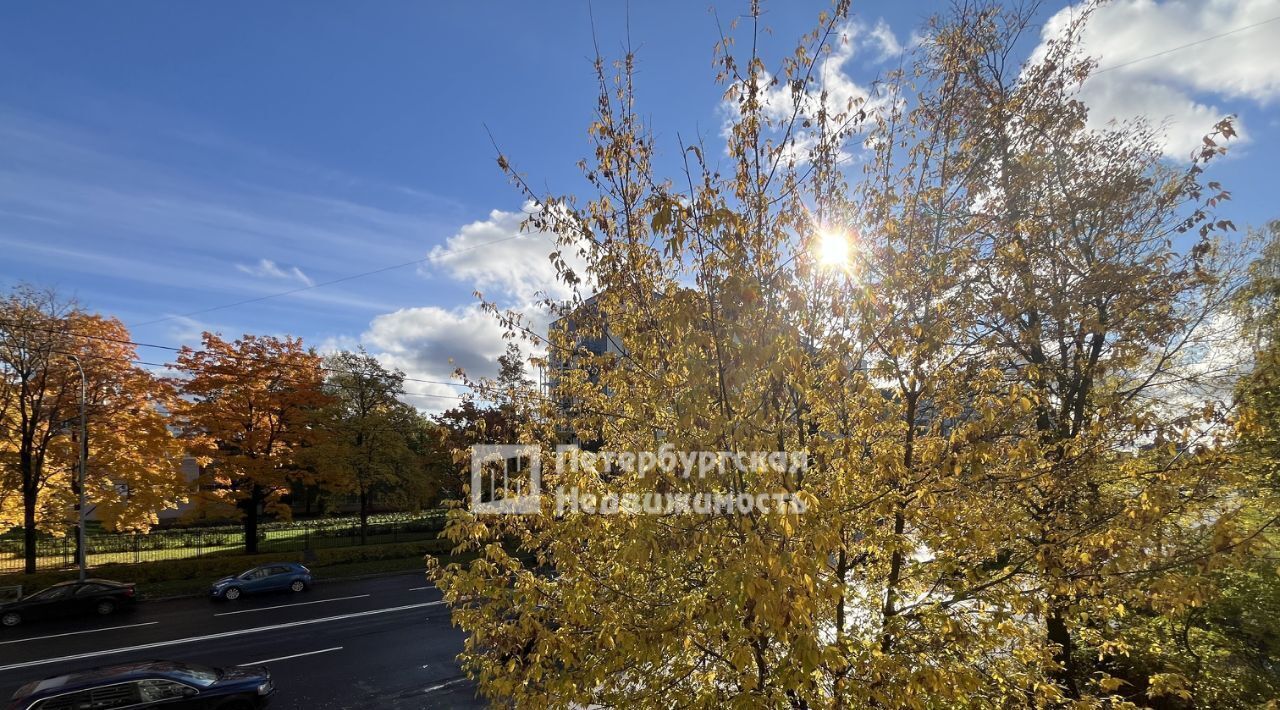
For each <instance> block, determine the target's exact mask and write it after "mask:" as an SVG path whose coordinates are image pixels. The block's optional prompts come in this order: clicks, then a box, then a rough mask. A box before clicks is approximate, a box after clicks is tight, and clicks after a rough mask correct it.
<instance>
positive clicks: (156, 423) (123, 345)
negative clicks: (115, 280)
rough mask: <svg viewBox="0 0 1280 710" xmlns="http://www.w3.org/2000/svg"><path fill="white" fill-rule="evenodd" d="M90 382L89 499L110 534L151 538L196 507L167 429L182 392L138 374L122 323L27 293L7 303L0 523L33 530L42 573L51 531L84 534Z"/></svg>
mask: <svg viewBox="0 0 1280 710" xmlns="http://www.w3.org/2000/svg"><path fill="white" fill-rule="evenodd" d="M73 357H74V358H78V359H79V361H80V364H81V366H83V368H84V374H85V379H86V381H87V395H88V396H87V401H86V411H87V414H88V430H89V437H88V438H89V442H88V451H89V458H88V459H87V462H86V480H85V486H86V496H87V499H88V501H89V505H90V506H91V510H92V511H93V512H94V513H95V515H96V517H97V519H98V520H100V521H101V522H102V523H103V525H104V526H105V527H106V528H108V529H111V530H133V531H144V532H145V531H146V530H148V529H150V527H151V526H152V525H154V524H155V523H156V522H157V521H158V518H157V515H158V513H159V512H160V511H161V510H164V509H166V508H174V507H177V506H178V505H180V504H181V503H183V502H185V500H186V499H187V495H188V493H189V490H188V482H187V481H186V480H185V479H184V477H183V475H182V472H181V464H182V459H183V456H184V448H183V446H182V444H181V442H179V441H178V440H177V439H176V438H175V437H174V435H173V433H172V432H171V431H170V429H169V427H168V420H167V415H168V411H169V410H170V409H171V408H172V407H173V405H174V403H175V394H174V391H173V388H172V387H170V386H169V384H168V383H167V382H165V381H164V380H163V379H161V378H158V377H156V376H154V375H153V374H152V373H151V372H149V371H147V370H145V369H143V368H142V367H139V366H138V365H137V364H136V363H135V361H136V360H137V352H136V349H135V347H134V346H133V345H132V344H131V343H130V341H129V331H128V330H127V329H126V328H125V326H124V324H122V323H121V322H120V321H119V320H117V319H115V318H107V317H103V316H99V315H96V314H92V313H88V312H86V311H84V310H83V309H81V308H80V307H79V306H78V305H77V304H75V303H74V302H68V301H64V300H62V299H60V298H59V297H58V295H57V294H56V293H54V292H51V291H44V290H39V289H36V288H33V287H29V286H18V287H16V288H15V289H13V291H12V292H10V294H9V295H8V296H7V297H6V298H5V299H4V300H3V301H0V477H2V480H3V483H4V486H3V491H2V492H0V496H2V497H0V522H4V523H9V524H16V525H20V526H21V527H22V528H23V530H24V551H25V566H26V571H27V572H28V573H31V572H34V571H35V569H36V561H37V560H36V540H37V535H38V533H39V532H41V531H45V532H49V533H54V534H59V535H61V534H65V533H66V532H67V531H68V530H69V529H70V528H73V527H74V526H75V525H76V524H77V515H76V509H75V506H76V505H77V498H78V492H79V490H78V476H77V471H78V465H79V456H80V448H81V442H79V441H78V436H79V421H78V417H79V412H80V374H79V371H78V369H77V366H76V364H75V362H74V361H73V359H72V358H73Z"/></svg>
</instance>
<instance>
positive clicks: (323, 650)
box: [236, 646, 342, 668]
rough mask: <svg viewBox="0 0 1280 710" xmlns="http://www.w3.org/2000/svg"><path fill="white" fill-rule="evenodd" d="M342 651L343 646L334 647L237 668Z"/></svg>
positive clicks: (237, 665)
mask: <svg viewBox="0 0 1280 710" xmlns="http://www.w3.org/2000/svg"><path fill="white" fill-rule="evenodd" d="M341 650H342V647H341V646H334V647H333V648H326V649H322V650H320V651H307V652H306V653H295V654H293V655H292V656H281V657H279V658H268V659H266V660H265V661H253V662H251V663H237V664H236V667H237V668H243V667H245V666H260V665H262V664H264V663H275V662H276V661H287V660H289V659H290V658H302V657H303V656H314V655H316V654H317V653H328V652H330V651H341Z"/></svg>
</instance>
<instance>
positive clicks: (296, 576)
mask: <svg viewBox="0 0 1280 710" xmlns="http://www.w3.org/2000/svg"><path fill="white" fill-rule="evenodd" d="M310 588H311V570H309V569H307V568H306V567H303V566H302V565H300V564H298V563H297V562H272V563H271V564H266V565H259V566H257V567H254V568H253V569H249V570H245V571H244V572H241V573H240V574H237V575H235V576H233V577H223V578H222V579H219V580H218V581H216V582H214V583H213V584H212V585H210V586H209V597H210V598H211V599H225V600H227V601H235V600H236V599H239V598H240V597H241V596H243V595H245V594H258V593H260V592H282V591H285V590H289V591H291V592H301V591H304V590H307V589H310Z"/></svg>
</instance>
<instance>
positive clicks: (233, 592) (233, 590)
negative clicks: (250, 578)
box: [222, 587, 240, 601]
mask: <svg viewBox="0 0 1280 710" xmlns="http://www.w3.org/2000/svg"><path fill="white" fill-rule="evenodd" d="M222 596H223V597H224V598H226V599H227V600H228V601H235V600H237V599H239V598H240V588H239V587H230V588H229V589H227V591H225V592H223V593H222Z"/></svg>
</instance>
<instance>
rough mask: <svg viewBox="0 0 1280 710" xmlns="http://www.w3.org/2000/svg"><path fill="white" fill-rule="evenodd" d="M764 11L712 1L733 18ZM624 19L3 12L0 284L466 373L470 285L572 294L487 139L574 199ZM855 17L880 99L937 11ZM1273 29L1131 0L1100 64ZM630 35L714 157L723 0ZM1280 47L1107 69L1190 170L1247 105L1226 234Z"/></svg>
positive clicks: (1279, 38)
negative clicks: (896, 62)
mask: <svg viewBox="0 0 1280 710" xmlns="http://www.w3.org/2000/svg"><path fill="white" fill-rule="evenodd" d="M746 5H747V3H746V2H736V3H718V10H717V14H718V17H719V20H720V22H721V23H727V22H728V21H729V20H730V19H732V17H733V16H734V15H735V14H736V13H739V12H741V11H743V10H744V9H745V7H746ZM822 7H823V5H822V4H821V3H801V2H787V3H784V2H773V3H769V4H767V5H766V9H767V16H766V21H767V24H768V25H770V26H771V27H772V28H773V30H774V34H773V35H772V37H771V38H770V39H768V42H769V45H770V46H769V47H768V48H767V51H769V53H770V54H772V56H775V57H778V56H781V54H782V53H783V52H784V51H785V50H786V49H787V48H788V47H789V46H790V45H791V43H792V42H793V41H794V39H795V38H796V37H797V36H798V35H799V34H800V33H801V32H803V31H804V30H806V29H809V28H810V27H811V23H812V21H813V20H814V18H815V17H816V14H817V12H818V11H819V10H821V9H822ZM625 8H626V6H625V5H624V4H622V3H618V2H607V1H604V0H598V1H597V2H596V3H594V6H593V7H592V8H591V10H589V8H588V4H587V3H586V2H579V1H578V0H571V1H568V2H561V3H527V2H525V3H517V2H495V3H484V4H480V3H461V2H451V3H446V2H390V1H384V2H378V3H337V2H279V3H249V2H220V3H203V4H197V3H171V2H142V1H133V2H122V3H88V2H83V3H6V4H3V5H0V254H3V258H2V259H0V287H6V288H7V287H8V286H9V285H11V284H13V283H15V282H17V281H19V280H23V281H28V282H32V283H36V284H39V285H49V286H56V287H57V288H58V289H59V290H60V291H62V292H63V293H64V294H67V295H74V296H76V297H77V298H78V299H79V300H80V301H81V302H82V303H83V304H84V305H85V306H87V307H88V308H91V309H94V310H98V311H101V312H105V313H111V314H115V315H117V316H119V317H120V318H121V319H122V320H123V321H124V322H125V323H126V324H130V325H136V327H135V328H134V336H135V338H136V339H137V340H139V341H143V342H150V343H159V344H165V345H180V344H195V343H196V340H197V338H198V334H199V332H200V331H201V330H203V329H211V330H217V331H221V332H223V333H224V334H226V335H239V334H241V333H244V332H261V333H277V334H280V333H292V334H297V335H301V336H303V337H304V338H305V339H306V340H307V341H308V342H310V343H312V344H315V345H318V346H324V347H333V346H339V345H341V346H352V345H354V344H356V343H364V344H366V345H367V346H368V347H369V348H370V349H371V350H373V351H374V352H377V353H379V354H381V355H382V356H383V357H384V359H385V360H386V361H387V362H388V363H390V364H392V365H395V366H399V367H402V368H404V369H406V370H407V371H409V372H410V374H411V375H414V376H418V377H422V378H426V379H447V377H448V374H449V372H450V371H451V370H452V367H453V365H452V364H450V362H449V360H450V358H453V359H454V360H455V361H456V364H461V365H463V366H465V367H468V368H469V369H471V370H473V371H477V372H479V373H481V374H484V373H485V372H486V371H488V370H489V369H490V368H491V367H492V364H491V363H492V360H493V358H494V357H496V355H497V354H498V353H499V352H500V351H501V347H502V346H501V343H499V342H497V340H496V338H495V335H496V332H497V331H496V328H495V327H493V326H492V325H491V324H487V323H485V322H484V318H483V316H482V315H481V314H479V313H478V312H477V311H476V310H475V308H474V305H473V304H474V298H473V297H472V295H471V293H472V291H473V290H475V289H476V288H481V289H482V290H484V291H485V293H486V294H487V295H491V296H493V297H495V298H498V299H499V300H500V301H501V302H503V303H504V304H507V305H513V306H519V305H521V304H522V303H526V302H528V301H529V300H530V299H531V297H532V294H533V293H534V292H535V291H537V290H538V289H540V288H546V287H548V286H549V285H550V284H549V273H550V272H549V269H548V268H547V267H546V266H545V265H544V264H543V263H541V262H540V261H539V255H540V254H543V253H545V251H546V249H545V248H543V246H544V245H542V244H539V239H542V240H545V237H538V236H536V235H535V236H526V237H520V238H517V239H510V237H512V236H514V235H515V234H516V232H515V226H516V224H517V223H518V221H519V210H520V207H521V201H520V199H519V196H518V195H517V193H516V192H515V190H514V189H513V188H512V187H511V186H510V185H509V184H508V183H507V182H506V180H505V179H504V177H503V176H502V174H501V173H500V172H499V170H498V169H497V167H496V165H495V162H494V150H493V147H492V145H491V144H490V139H489V136H488V134H487V133H486V126H487V128H488V130H489V131H492V133H493V135H494V137H495V138H496V140H497V141H498V143H499V144H500V146H501V147H502V149H503V151H504V152H505V153H507V154H508V155H509V156H510V157H511V158H512V159H513V160H514V161H515V162H516V164H517V165H518V166H519V167H520V169H521V170H522V171H524V172H526V173H527V174H528V175H529V177H530V178H531V180H532V181H533V183H534V184H535V185H536V186H538V187H542V186H546V187H547V188H549V189H552V190H554V191H569V192H572V191H580V190H581V187H582V183H581V181H580V179H579V178H578V174H577V169H576V168H575V163H576V162H577V161H578V159H580V158H582V157H584V156H585V155H586V153H587V149H588V145H587V140H586V135H585V127H586V125H587V123H588V122H589V121H590V119H591V111H592V108H593V102H594V82H593V77H592V74H591V66H590V62H589V57H590V55H591V53H592V51H593V50H592V19H591V15H592V14H594V22H595V28H596V35H597V37H598V39H599V42H600V45H601V48H602V49H603V50H604V51H605V52H606V53H607V54H617V53H618V52H619V51H620V48H621V47H622V45H623V43H624V42H625V40H626V36H627V19H628V13H627V12H626V10H625ZM1064 8H1068V6H1067V5H1066V4H1065V3H1047V4H1046V5H1045V7H1044V8H1043V12H1042V15H1043V19H1044V20H1045V21H1047V22H1049V26H1050V27H1052V26H1053V23H1054V22H1055V21H1058V20H1060V19H1061V17H1063V16H1064V15H1062V14H1059V13H1061V12H1067V11H1069V10H1066V9H1064ZM855 9H856V11H857V12H856V21H855V24H854V25H853V26H851V27H852V29H851V36H852V37H853V42H852V44H851V49H850V51H849V52H848V56H843V55H842V56H841V58H840V60H839V65H838V66H833V69H835V70H837V71H838V72H840V73H841V74H842V75H843V76H845V77H847V78H848V80H849V81H850V82H852V83H851V86H852V85H860V86H865V85H866V84H868V83H869V82H870V81H871V80H872V79H873V78H874V77H875V75H876V73H877V72H878V71H880V70H881V69H882V68H883V66H884V64H883V62H884V61H891V60H892V57H893V54H894V50H895V47H896V48H902V47H906V46H909V44H910V42H911V41H912V33H913V31H914V30H916V29H918V28H919V27H920V24H921V21H922V20H923V18H924V17H925V16H926V15H927V14H928V12H929V10H930V4H926V3H920V2H867V3H855ZM1275 16H1280V0H1213V1H1212V2H1200V1H1199V0H1163V1H1162V2H1155V1H1153V0H1118V1H1117V2H1116V3H1114V4H1113V6H1112V7H1109V8H1108V9H1107V10H1106V11H1105V13H1100V14H1099V17H1098V18H1097V21H1096V23H1095V24H1096V27H1095V30H1093V31H1092V32H1091V34H1090V35H1089V47H1090V51H1091V52H1095V53H1097V54H1098V55H1099V56H1100V61H1101V63H1102V65H1103V66H1104V67H1105V66H1108V65H1119V64H1126V63H1128V62H1131V61H1132V60H1134V59H1139V58H1141V57H1144V56H1147V55H1150V54H1153V53H1156V52H1160V51H1163V50H1165V49H1169V48H1171V47H1176V46H1178V45H1181V44H1186V43H1188V42H1192V41H1196V40H1199V39H1203V38H1205V37H1208V36H1211V35H1214V34H1219V33H1222V32H1226V31H1229V30H1232V29H1235V28H1238V27H1243V26H1246V25H1249V24H1254V23H1258V22H1261V21H1264V20H1266V19H1268V18H1271V17H1275ZM629 21H630V37H631V41H632V44H633V45H634V46H635V47H636V48H637V49H638V52H639V57H640V72H639V76H638V80H639V90H640V97H641V101H642V107H641V108H642V111H643V112H644V113H645V114H647V115H648V116H649V117H650V122H651V124H652V125H653V127H654V129H655V131H656V134H657V137H658V140H659V143H660V144H665V145H667V146H670V145H672V144H673V142H674V140H675V138H676V136H677V134H679V135H681V136H684V137H686V139H687V138H688V137H689V136H692V135H695V134H699V133H701V134H702V135H704V136H706V137H708V138H709V139H711V140H714V139H715V138H716V136H717V135H718V132H719V126H720V123H721V121H722V120H723V113H722V112H721V109H720V106H719V89H718V88H717V87H716V85H715V84H714V82H713V76H714V71H713V69H712V67H711V58H712V55H711V48H712V45H713V44H714V42H715V41H716V39H717V29H716V15H713V14H711V13H710V12H709V11H708V9H707V6H706V4H705V3H697V2H694V3H688V2H646V3H631V7H630V11H629ZM1278 42H1280V22H1270V23H1267V24H1263V25H1260V26H1258V27H1255V28H1252V29H1250V30H1246V31H1243V32H1240V33H1237V34H1234V35H1231V36H1230V37H1226V38H1222V39H1218V40H1212V41H1209V42H1205V43H1202V44H1199V45H1196V46H1195V47H1193V48H1188V49H1185V50H1180V51H1177V52H1172V53H1170V54H1167V55H1163V56H1161V57H1159V58H1157V59H1154V60H1143V61H1138V62H1136V63H1133V64H1128V65H1126V66H1122V67H1120V68H1118V69H1115V70H1113V71H1110V72H1107V73H1106V74H1105V75H1102V76H1100V77H1099V78H1098V80H1096V81H1094V82H1093V84H1092V85H1091V86H1088V87H1086V97H1087V98H1088V99H1090V100H1091V105H1092V103H1094V102H1096V104H1097V106H1095V114H1096V115H1098V116H1103V115H1116V116H1123V115H1126V114H1136V113H1142V114H1144V115H1148V116H1150V117H1153V118H1156V119H1157V120H1159V119H1169V120H1171V121H1172V122H1171V124H1170V148H1169V150H1170V155H1171V156H1174V157H1175V158H1176V156H1178V155H1180V152H1179V149H1180V148H1181V147H1182V146H1183V145H1184V144H1185V143H1186V141H1187V140H1194V136H1195V135H1197V134H1199V133H1202V132H1203V131H1204V129H1205V128H1206V127H1207V126H1200V125H1199V124H1200V123H1211V122H1212V121H1211V120H1210V117H1216V116H1219V115H1223V114H1226V113H1231V112H1235V113H1238V114H1240V115H1241V117H1242V121H1243V125H1244V129H1245V136H1246V139H1245V141H1243V142H1242V144H1241V145H1240V146H1239V148H1238V149H1237V151H1236V153H1235V154H1234V155H1233V156H1232V157H1231V158H1230V159H1229V160H1228V161H1226V162H1225V163H1223V165H1222V166H1221V167H1220V169H1219V170H1218V171H1217V173H1216V177H1218V178H1220V179H1221V181H1222V182H1223V183H1224V184H1226V186H1227V187H1228V188H1229V189H1231V190H1232V191H1233V192H1234V193H1235V200H1234V202H1233V204H1232V205H1231V206H1230V208H1229V209H1228V210H1227V214H1226V216H1227V217H1229V218H1232V219H1234V220H1235V221H1236V223H1237V224H1242V225H1243V224H1249V223H1254V224H1257V223H1261V222H1262V221H1264V220H1266V219H1269V218H1273V217H1280V207H1277V206H1276V200H1275V198H1274V189H1273V188H1272V187H1271V185H1272V184H1273V174H1274V170H1275V167H1274V166H1275V165H1277V164H1280V111H1278V110H1277V108H1276V105H1275V99H1276V98H1278V97H1280V59H1278V58H1277V57H1280V53H1277V52H1276V51H1275V50H1274V47H1275V46H1277V43H1278ZM1033 46H1034V42H1030V43H1028V46H1027V50H1028V51H1030V50H1031V49H1032V48H1033ZM498 240H505V241H502V242H501V243H500V244H498V245H495V246H493V247H482V248H473V247H476V246H477V245H481V244H486V243H489V242H495V241H498ZM460 249H467V250H468V251H462V252H459V251H458V250H460ZM433 250H435V251H434V252H433ZM432 254H434V255H435V258H428V257H430V256H431V255H432ZM424 258H426V261H425V262H424V263H422V264H418V265H411V266H406V267H403V268H399V269H391V270H387V271H384V272H382V273H380V274H377V275H374V276H369V277H365V278H360V279H353V280H349V281H345V282H342V283H339V284H334V285H331V286H323V287H319V288H312V289H307V290H304V291H300V292H298V293H295V294H292V295H289V296H285V297H280V298H272V299H269V300H265V301H262V302H258V303H252V304H245V305H241V306H237V307H234V308H228V309H223V310H218V311H212V312H207V313H199V314H196V315H193V316H190V317H175V316H180V315H181V314H185V313H190V312H193V311H200V310H203V309H207V308H210V307H213V306H218V305H220V304H226V303H230V302H234V301H239V300H242V299H247V298H254V297H258V296H263V295H268V294H273V293H278V292H281V291H284V290H288V289H293V288H299V287H303V286H307V285H310V284H316V283H322V282H326V281H330V280H333V279H337V278H342V277H345V276H348V275H351V274H355V273H359V272H364V271H369V270H374V269H379V268H382V267H387V266H390V265H393V264H402V263H406V262H410V261H414V260H421V259H424ZM162 318H164V319H167V320H162V321H160V322H155V321H157V319H162ZM138 324H142V325H138ZM141 355H142V357H143V358H145V359H150V360H157V361H162V360H166V359H169V355H166V354H165V353H164V352H162V351H147V350H143V351H142V352H141ZM421 389H422V390H423V391H424V392H430V393H434V394H437V395H443V394H445V393H448V392H451V391H452V389H451V388H450V387H447V386H443V385H441V386H432V385H423V386H422V387H421ZM435 399H436V400H438V401H439V402H442V403H446V404H447V403H448V402H447V400H444V399H442V398H441V397H436V398H435ZM415 403H417V404H420V405H421V406H424V407H427V408H434V407H433V406H432V404H431V402H430V399H424V400H423V401H420V402H415Z"/></svg>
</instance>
